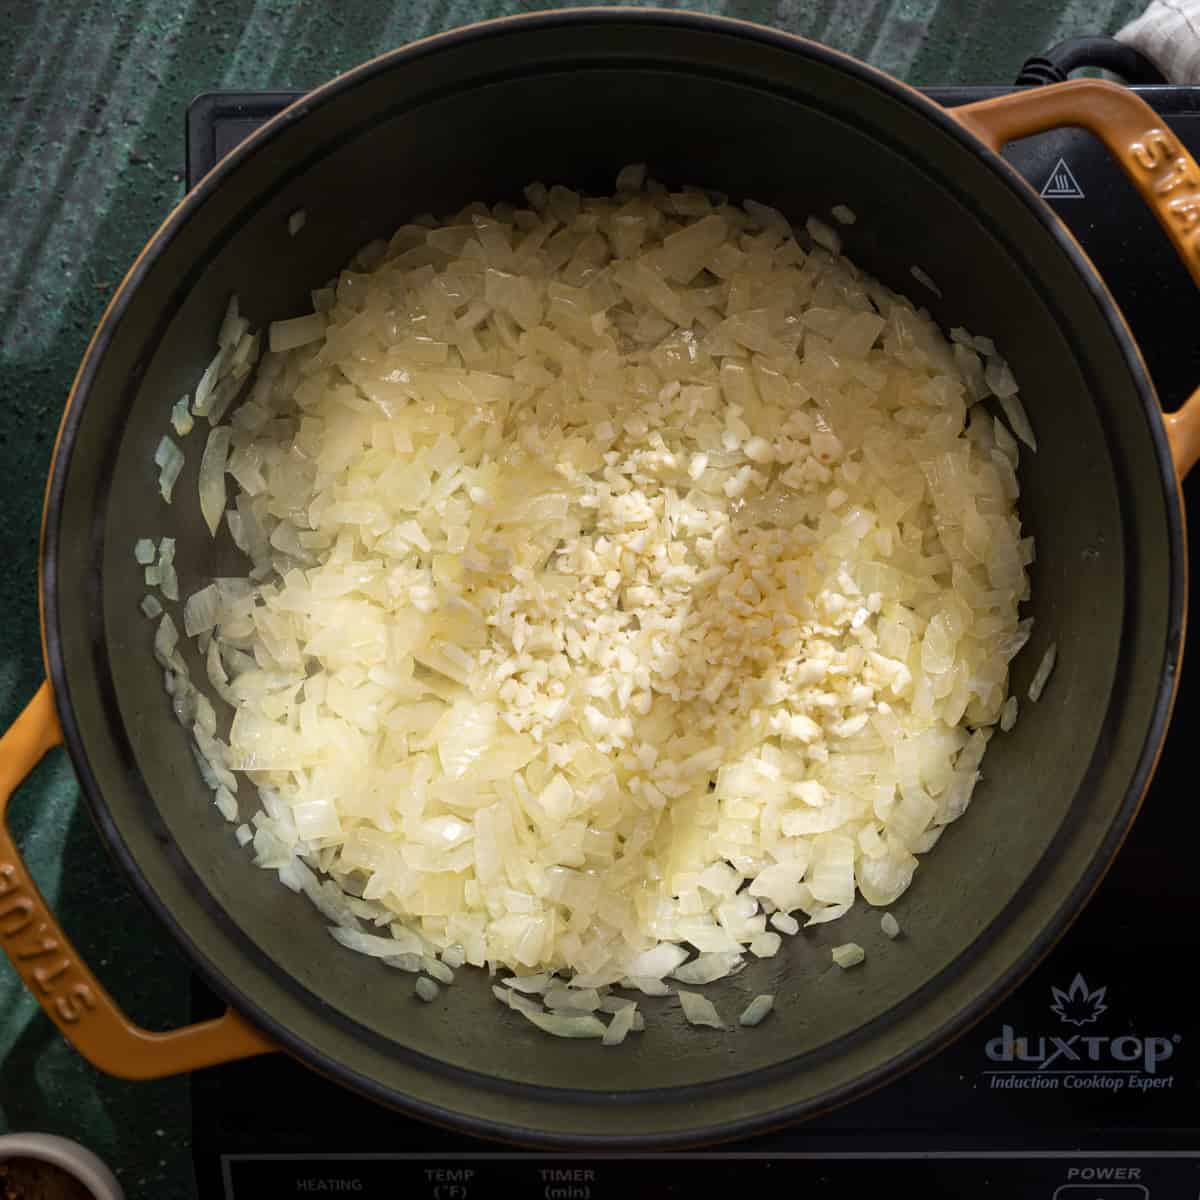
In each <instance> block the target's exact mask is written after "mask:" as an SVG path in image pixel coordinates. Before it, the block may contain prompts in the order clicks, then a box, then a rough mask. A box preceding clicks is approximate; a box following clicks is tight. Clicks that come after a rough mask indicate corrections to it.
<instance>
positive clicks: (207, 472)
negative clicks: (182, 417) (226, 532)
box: [200, 426, 230, 537]
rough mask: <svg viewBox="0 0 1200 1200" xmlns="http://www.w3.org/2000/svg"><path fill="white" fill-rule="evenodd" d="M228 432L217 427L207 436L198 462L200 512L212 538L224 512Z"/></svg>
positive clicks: (226, 429) (222, 427)
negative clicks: (201, 456) (202, 454)
mask: <svg viewBox="0 0 1200 1200" xmlns="http://www.w3.org/2000/svg"><path fill="white" fill-rule="evenodd" d="M229 439H230V430H229V428H228V427H227V426H218V427H217V428H216V429H214V430H213V431H212V432H211V433H210V434H209V435H208V441H207V442H206V443H205V446H204V456H203V458H201V460H200V512H201V513H202V514H203V516H204V521H205V524H206V525H207V526H208V531H209V533H211V534H212V535H213V536H214V537H215V536H216V533H217V526H218V525H220V523H221V514H222V513H223V512H224V511H225V463H226V460H227V459H228V457H229Z"/></svg>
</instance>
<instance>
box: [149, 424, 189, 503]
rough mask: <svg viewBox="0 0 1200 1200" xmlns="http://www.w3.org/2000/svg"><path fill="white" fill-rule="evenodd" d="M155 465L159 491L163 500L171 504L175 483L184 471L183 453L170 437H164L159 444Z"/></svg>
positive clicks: (155, 454) (155, 455)
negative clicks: (157, 469)
mask: <svg viewBox="0 0 1200 1200" xmlns="http://www.w3.org/2000/svg"><path fill="white" fill-rule="evenodd" d="M154 465H155V466H156V467H158V468H159V471H158V490H159V492H161V493H162V498H163V499H164V500H165V501H166V502H167V503H168V504H170V503H171V493H172V492H173V491H174V490H175V481H176V480H177V479H178V478H179V472H180V471H182V470H183V453H182V451H181V450H180V449H179V447H178V446H176V445H175V443H174V442H173V441H171V439H170V438H169V437H164V438H163V439H162V441H161V442H159V443H158V449H157V450H155V452H154Z"/></svg>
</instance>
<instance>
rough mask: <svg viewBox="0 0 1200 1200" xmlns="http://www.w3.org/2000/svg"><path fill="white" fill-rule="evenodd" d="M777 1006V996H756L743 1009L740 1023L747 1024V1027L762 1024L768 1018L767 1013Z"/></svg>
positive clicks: (739, 1019)
mask: <svg viewBox="0 0 1200 1200" xmlns="http://www.w3.org/2000/svg"><path fill="white" fill-rule="evenodd" d="M774 1007H775V997H774V996H770V995H762V996H755V997H754V999H753V1000H751V1001H750V1003H749V1004H747V1005H746V1007H745V1008H744V1009H743V1010H742V1015H741V1016H740V1017H738V1024H739V1025H745V1026H746V1027H747V1028H753V1027H754V1026H755V1025H761V1024H762V1022H763V1021H764V1020H765V1019H766V1016H767V1014H768V1013H769V1012H770V1011H771V1009H773V1008H774Z"/></svg>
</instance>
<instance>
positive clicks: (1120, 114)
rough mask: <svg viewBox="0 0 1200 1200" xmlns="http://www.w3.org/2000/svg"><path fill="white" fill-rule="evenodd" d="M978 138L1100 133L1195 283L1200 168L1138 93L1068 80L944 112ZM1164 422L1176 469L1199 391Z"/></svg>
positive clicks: (1196, 430)
mask: <svg viewBox="0 0 1200 1200" xmlns="http://www.w3.org/2000/svg"><path fill="white" fill-rule="evenodd" d="M948 111H949V112H950V115H951V116H953V117H955V118H956V119H957V120H958V121H959V122H960V123H961V124H962V125H964V126H965V127H966V128H967V129H968V130H970V132H971V133H973V134H974V135H975V136H976V137H977V138H979V139H980V141H982V142H984V143H985V144H986V145H987V146H989V147H991V149H993V150H996V151H999V149H1000V147H1001V146H1003V145H1004V143H1005V142H1011V141H1013V140H1015V139H1016V138H1022V137H1028V136H1029V135H1030V134H1034V133H1045V132H1046V131H1047V130H1048V129H1057V128H1059V127H1061V126H1064V125H1076V126H1079V127H1080V128H1082V129H1086V130H1087V131H1088V132H1089V133H1093V134H1095V135H1096V137H1098V138H1099V139H1100V140H1101V141H1102V142H1103V143H1104V144H1105V145H1106V146H1107V147H1108V149H1109V151H1110V152H1111V153H1112V155H1113V157H1114V158H1115V159H1116V160H1117V162H1118V164H1120V167H1121V169H1122V170H1123V171H1124V172H1125V174H1126V175H1127V176H1128V177H1129V180H1130V182H1131V183H1132V184H1133V185H1134V187H1136V188H1137V190H1138V191H1139V192H1140V193H1141V197H1142V199H1143V200H1145V202H1146V203H1147V204H1148V205H1149V206H1150V208H1151V209H1152V210H1153V212H1154V215H1155V216H1156V217H1157V218H1158V221H1159V224H1160V225H1162V227H1163V229H1164V230H1165V231H1166V234H1167V237H1169V238H1170V239H1171V243H1172V244H1173V245H1174V247H1175V250H1176V252H1177V253H1178V254H1179V257H1180V258H1182V259H1183V262H1184V265H1185V266H1186V267H1187V269H1188V272H1189V273H1190V274H1191V277H1192V279H1193V280H1194V281H1195V283H1196V285H1197V286H1198V287H1200V168H1198V167H1197V166H1196V162H1195V160H1194V159H1193V158H1192V156H1191V155H1190V154H1189V153H1188V152H1187V150H1186V149H1184V147H1183V145H1182V144H1181V143H1180V141H1179V139H1178V138H1177V137H1176V136H1175V135H1174V134H1173V133H1172V132H1171V131H1170V130H1169V129H1168V128H1167V127H1166V124H1165V123H1164V122H1163V120H1162V118H1161V117H1160V116H1159V115H1158V113H1156V112H1155V111H1154V109H1152V108H1151V107H1150V106H1149V105H1148V104H1147V103H1146V102H1145V101H1144V100H1142V99H1141V97H1139V96H1137V95H1136V94H1135V93H1133V92H1131V91H1130V90H1129V89H1128V88H1124V87H1121V86H1120V85H1119V84H1115V83H1108V82H1106V81H1104V80H1100V79H1072V80H1068V81H1067V82H1066V83H1057V84H1052V85H1051V86H1049V87H1036V88H1029V89H1028V90H1026V91H1020V92H1013V93H1012V94H1011V95H1008V96H999V97H997V98H996V99H994V100H980V101H978V102H977V103H975V104H965V105H963V106H962V107H960V108H954V109H950V110H948ZM1163 420H1164V421H1165V422H1166V426H1167V440H1168V441H1169V442H1170V445H1171V457H1172V458H1173V459H1174V461H1175V473H1176V475H1178V477H1179V478H1180V479H1182V478H1183V477H1184V475H1186V474H1187V473H1188V471H1190V470H1191V469H1192V467H1193V465H1195V462H1196V460H1197V459H1198V458H1200V388H1198V389H1197V390H1196V391H1195V392H1193V393H1192V394H1191V396H1189V397H1188V399H1187V401H1186V402H1185V403H1184V405H1183V407H1182V408H1180V409H1179V410H1178V411H1177V412H1173V413H1169V414H1167V415H1166V416H1164V418H1163Z"/></svg>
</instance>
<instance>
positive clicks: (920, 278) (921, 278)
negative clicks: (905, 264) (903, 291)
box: [909, 266, 942, 300]
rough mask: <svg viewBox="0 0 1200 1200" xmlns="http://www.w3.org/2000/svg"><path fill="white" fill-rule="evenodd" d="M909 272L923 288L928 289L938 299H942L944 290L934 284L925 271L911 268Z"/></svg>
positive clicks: (914, 267)
mask: <svg viewBox="0 0 1200 1200" xmlns="http://www.w3.org/2000/svg"><path fill="white" fill-rule="evenodd" d="M909 271H910V273H911V275H912V277H913V278H914V279H915V280H916V281H917V282H918V283H919V284H920V285H921V286H922V287H927V288H928V289H929V290H930V291H931V292H932V293H933V294H934V295H935V296H937V297H938V299H939V300H940V299H941V296H942V289H941V288H940V287H938V285H937V284H936V283H934V282H933V279H932V278H930V276H929V275H928V274H926V272H925V271H923V270H922V269H921V268H920V267H917V266H913V267H910V268H909Z"/></svg>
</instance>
